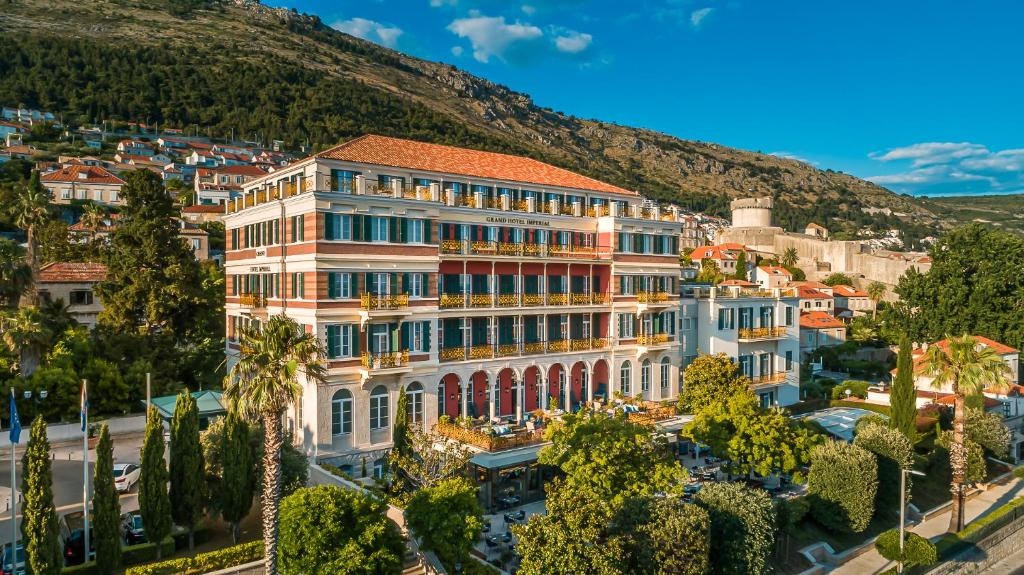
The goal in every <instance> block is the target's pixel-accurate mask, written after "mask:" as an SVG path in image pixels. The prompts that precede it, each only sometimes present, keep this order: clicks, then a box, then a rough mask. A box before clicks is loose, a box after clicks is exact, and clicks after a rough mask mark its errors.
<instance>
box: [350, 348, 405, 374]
mask: <svg viewBox="0 0 1024 575" xmlns="http://www.w3.org/2000/svg"><path fill="white" fill-rule="evenodd" d="M361 359H362V364H363V368H364V369H389V368H394V367H402V366H405V365H409V351H408V350H405V351H393V352H388V353H366V352H363V354H362V358H361Z"/></svg>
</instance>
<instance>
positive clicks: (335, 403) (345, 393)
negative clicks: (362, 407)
mask: <svg viewBox="0 0 1024 575" xmlns="http://www.w3.org/2000/svg"><path fill="white" fill-rule="evenodd" d="M350 433H352V392H350V391H349V390H347V389H339V390H338V391H336V392H334V396H333V397H331V435H348V434H350Z"/></svg>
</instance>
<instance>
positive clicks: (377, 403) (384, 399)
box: [370, 385, 388, 430]
mask: <svg viewBox="0 0 1024 575" xmlns="http://www.w3.org/2000/svg"><path fill="white" fill-rule="evenodd" d="M387 427H388V390H387V388H385V387H384V386H383V385H378V386H377V387H375V388H373V391H372V392H371V393H370V429H371V430H377V429H387Z"/></svg>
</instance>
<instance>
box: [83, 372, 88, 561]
mask: <svg viewBox="0 0 1024 575" xmlns="http://www.w3.org/2000/svg"><path fill="white" fill-rule="evenodd" d="M88 398H89V395H88V392H87V391H86V383H85V380H84V379H83V380H82V518H83V519H84V521H83V528H84V529H85V531H84V533H83V536H84V539H83V540H82V541H83V543H84V544H85V546H84V547H83V548H82V557H83V558H84V562H86V563H88V562H89V399H88Z"/></svg>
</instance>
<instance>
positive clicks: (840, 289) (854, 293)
mask: <svg viewBox="0 0 1024 575" xmlns="http://www.w3.org/2000/svg"><path fill="white" fill-rule="evenodd" d="M832 293H834V294H835V295H837V296H841V297H868V294H867V292H862V291H860V290H859V289H857V288H855V287H853V286H848V285H843V284H839V285H834V286H832Z"/></svg>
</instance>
